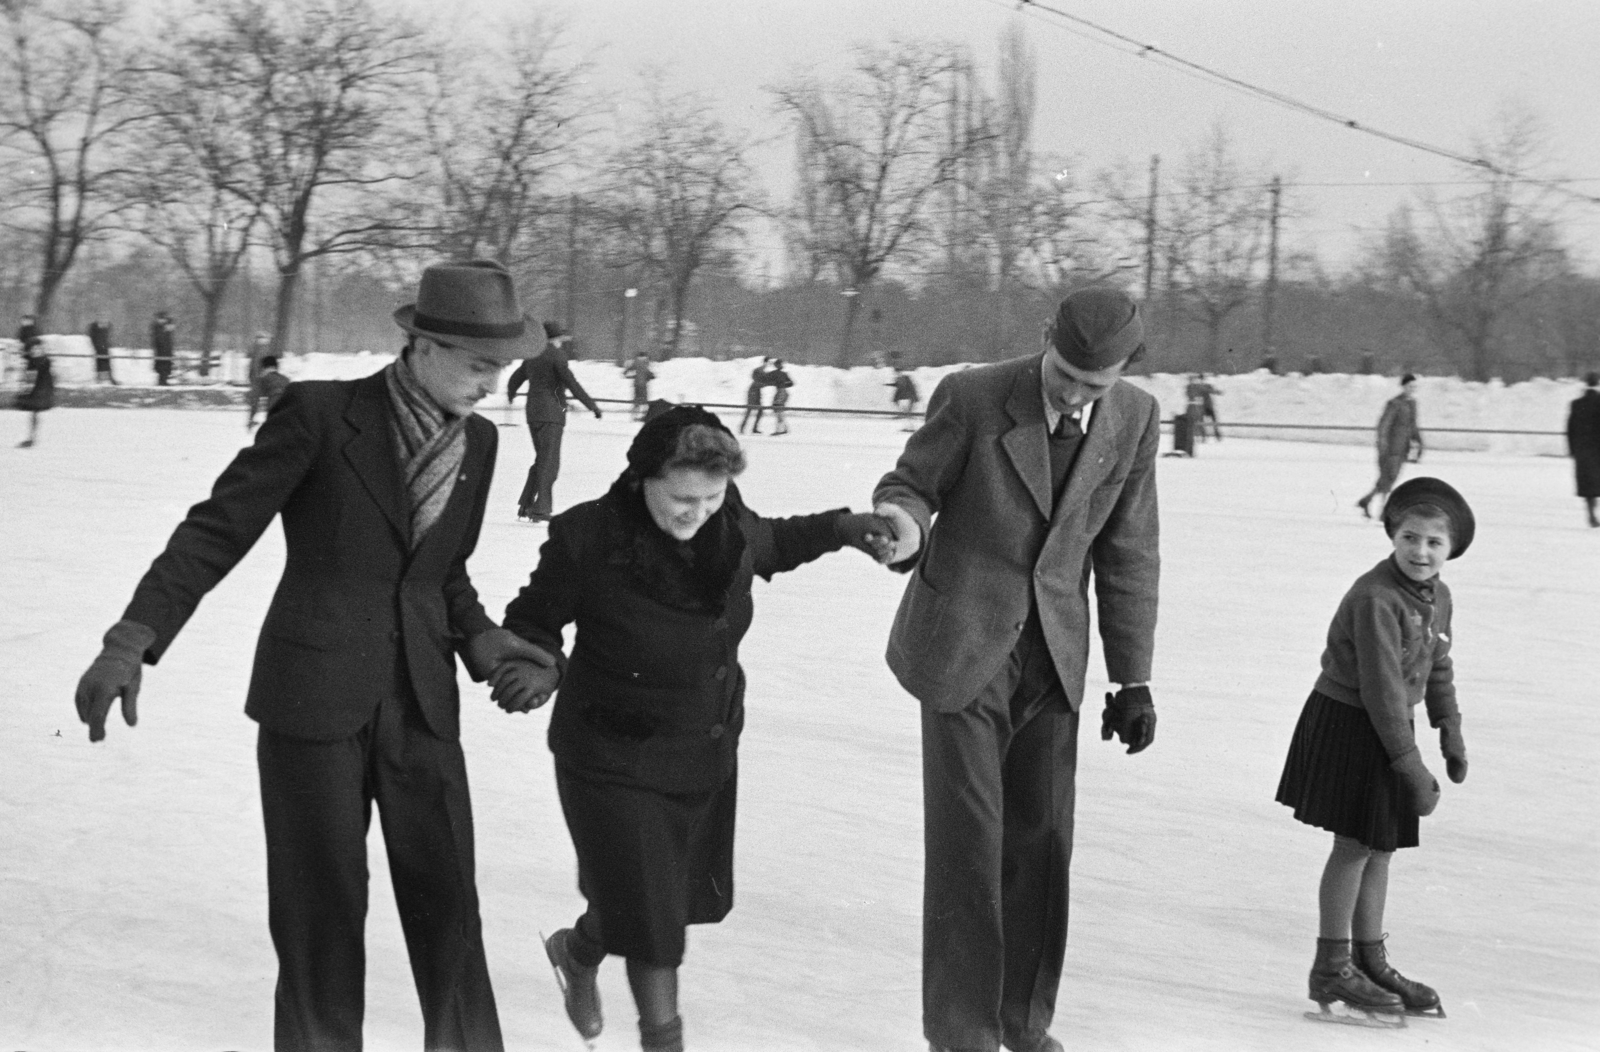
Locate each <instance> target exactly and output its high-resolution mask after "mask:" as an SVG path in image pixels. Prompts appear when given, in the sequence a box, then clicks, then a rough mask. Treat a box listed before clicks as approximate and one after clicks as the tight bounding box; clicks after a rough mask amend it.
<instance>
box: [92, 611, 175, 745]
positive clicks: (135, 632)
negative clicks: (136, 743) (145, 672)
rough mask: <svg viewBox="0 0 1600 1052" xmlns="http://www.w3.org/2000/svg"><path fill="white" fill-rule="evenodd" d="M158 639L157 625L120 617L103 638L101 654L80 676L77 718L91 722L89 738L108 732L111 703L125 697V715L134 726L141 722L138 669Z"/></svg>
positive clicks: (124, 719) (96, 738)
mask: <svg viewBox="0 0 1600 1052" xmlns="http://www.w3.org/2000/svg"><path fill="white" fill-rule="evenodd" d="M155 641H156V633H155V629H153V628H150V627H149V626H148V625H141V624H140V623H139V622H137V621H118V622H117V623H116V624H114V625H112V626H111V628H110V629H109V630H108V631H107V632H106V634H105V638H104V639H103V640H101V643H102V649H101V651H100V656H99V657H97V658H95V659H94V661H93V662H91V663H90V665H89V670H88V671H87V672H85V673H84V674H83V676H82V678H81V679H79V680H78V693H77V697H76V698H75V700H76V702H77V705H78V719H80V720H82V721H83V722H84V723H87V724H88V725H89V740H90V741H92V742H97V741H100V740H101V739H102V738H104V737H105V736H106V716H107V715H109V714H110V712H111V703H112V702H113V701H115V700H116V699H117V698H121V699H122V719H123V721H124V722H126V723H127V725H128V726H130V727H132V726H135V725H137V724H138V722H139V673H140V669H141V667H142V666H143V664H144V652H145V651H146V650H149V649H150V647H151V646H152V645H154V643H155Z"/></svg>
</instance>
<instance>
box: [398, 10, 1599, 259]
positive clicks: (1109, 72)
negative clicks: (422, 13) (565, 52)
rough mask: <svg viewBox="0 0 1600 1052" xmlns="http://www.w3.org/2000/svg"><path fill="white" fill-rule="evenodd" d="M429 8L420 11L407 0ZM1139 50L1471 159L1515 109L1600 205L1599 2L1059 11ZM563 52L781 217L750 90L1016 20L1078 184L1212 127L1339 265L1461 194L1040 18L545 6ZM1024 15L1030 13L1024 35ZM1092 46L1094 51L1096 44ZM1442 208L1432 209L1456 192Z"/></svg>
mask: <svg viewBox="0 0 1600 1052" xmlns="http://www.w3.org/2000/svg"><path fill="white" fill-rule="evenodd" d="M416 2H422V0H416ZM1049 2H1050V4H1051V6H1054V7H1058V8H1061V9H1063V10H1066V11H1068V12H1071V13H1073V14H1075V15H1078V16H1081V17H1083V18H1087V19H1091V20H1093V21H1095V22H1097V23H1099V24H1101V25H1104V26H1107V27H1108V28H1111V29H1114V30H1116V31H1117V32H1119V33H1122V34H1124V35H1126V36H1129V37H1132V38H1134V39H1136V40H1139V41H1141V42H1147V43H1153V44H1156V45H1158V46H1159V47H1161V48H1162V49H1163V50H1166V51H1168V52H1171V53H1173V54H1176V55H1178V56H1180V57H1182V58H1185V59H1188V60H1191V61H1194V62H1197V63H1200V64H1203V65H1205V66H1208V67H1211V68H1213V69H1218V70H1221V71H1223V72H1226V73H1228V74H1230V75H1232V76H1235V77H1238V78H1240V79H1242V80H1246V81H1249V82H1251V83H1254V84H1257V85H1260V86H1262V87H1265V88H1269V89H1272V90H1274V91H1277V92H1280V93H1283V94H1286V95H1289V96H1293V97H1295V98H1297V99H1299V100H1302V101H1304V102H1308V103H1311V104H1313V105H1317V106H1319V107H1321V108H1324V109H1327V110H1332V111H1334V112H1335V113H1339V114H1341V115H1345V116H1348V117H1351V118H1353V119H1355V120H1357V121H1360V122H1361V123H1363V124H1365V125H1368V126H1371V127H1375V128H1379V129H1382V130H1385V131H1389V132H1392V133H1395V134H1398V135H1403V136H1405V137H1407V138H1411V139H1417V140H1422V141H1425V142H1428V143H1431V144H1434V145H1437V146H1441V147H1444V148H1447V149H1451V150H1459V151H1462V152H1467V151H1468V150H1469V148H1470V143H1471V140H1472V138H1473V136H1474V135H1476V134H1479V133H1482V132H1485V131H1487V130H1488V129H1489V127H1490V126H1491V124H1492V122H1493V119H1494V117H1495V115H1496V112H1497V110H1499V109H1500V107H1501V106H1502V105H1504V104H1505V103H1507V102H1508V101H1512V100H1515V101H1516V102H1518V103H1520V104H1522V105H1524V106H1526V107H1528V108H1529V109H1531V110H1532V111H1533V112H1534V113H1535V114H1537V115H1538V116H1539V117H1540V118H1541V119H1542V120H1543V121H1544V122H1545V125H1546V129H1547V132H1548V136H1549V150H1548V154H1549V158H1550V161H1549V164H1548V166H1547V167H1546V168H1545V169H1544V171H1543V174H1548V175H1552V176H1554V175H1561V176H1566V177H1569V178H1579V177H1587V178H1588V179H1589V180H1590V181H1589V182H1586V183H1582V184H1578V188H1579V189H1582V190H1584V191H1585V192H1587V193H1590V194H1593V195H1595V196H1600V128H1597V122H1596V113H1597V111H1600V61H1597V57H1596V53H1597V52H1600V2H1596V0H1517V2H1512V0H1338V2H1330V0H1314V2H1290V0H1211V2H1200V0H1141V2H1140V3H1137V4H1128V3H1116V2H1113V0H1049ZM527 9H528V7H527V0H462V4H461V7H460V8H459V10H461V11H464V12H473V11H476V12H479V13H481V14H483V15H493V14H495V13H497V12H500V11H507V12H509V11H525V10H527ZM547 9H548V10H551V11H553V12H559V13H561V14H562V15H563V16H564V17H565V19H566V22H567V27H568V31H567V39H568V40H569V41H570V42H571V43H572V44H574V45H575V46H576V47H577V48H578V49H580V50H582V51H584V52H587V53H589V54H591V55H592V57H593V61H594V63H595V67H596V73H595V81H596V84H597V86H600V87H603V88H606V89H608V90H615V91H619V92H622V93H624V96H625V93H626V91H627V90H628V89H629V87H630V85H631V84H632V83H633V82H634V77H633V74H634V71H635V70H637V69H638V68H639V67H640V66H641V65H642V64H645V63H656V64H659V65H662V66H664V67H665V68H666V69H667V70H668V71H669V72H670V74H671V76H672V78H673V79H674V81H675V82H677V83H680V84H682V85H683V86H685V87H693V88H696V89H699V90H702V91H704V92H706V93H708V94H710V95H712V96H714V97H715V98H717V99H718V100H720V106H721V108H722V114H723V117H724V119H725V120H726V121H727V122H728V123H729V124H733V125H737V126H742V127H745V128H748V129H750V130H752V131H755V132H756V133H758V134H760V135H768V136H777V140H776V141H775V142H774V143H773V144H772V145H771V146H770V147H768V148H767V149H766V150H765V151H764V152H763V154H762V157H761V172H762V175H763V178H764V180H765V182H766V184H767V186H768V188H769V190H770V191H772V193H773V194H774V195H775V197H778V198H780V199H781V198H782V197H786V196H787V190H788V186H789V174H788V173H789V167H790V147H789V141H790V140H789V138H788V136H787V133H786V129H785V128H784V126H783V125H782V124H781V123H780V121H779V120H778V118H777V117H775V115H774V114H773V112H772V109H771V102H770V96H769V95H768V94H767V93H766V92H764V91H763V90H762V89H763V87H764V86H766V85H770V84H773V83H776V82H779V81H782V80H784V79H786V78H787V77H788V76H790V75H792V74H793V73H794V72H796V71H807V70H815V71H816V72H818V73H821V74H824V75H825V74H828V73H830V72H834V71H842V70H843V69H845V68H846V67H847V65H848V61H849V56H848V49H849V47H850V46H851V45H853V44H857V43H862V42H870V43H877V44H882V43H887V42H889V41H891V40H893V39H896V38H920V39H931V38H939V39H947V40H951V41H955V42H958V43H962V44H965V45H967V46H968V47H969V48H970V49H971V50H972V52H973V53H974V55H975V56H976V57H977V59H978V61H979V64H980V68H982V69H984V70H985V71H989V70H992V66H993V59H994V53H995V47H996V41H997V40H998V37H999V33H1000V31H1001V29H1002V28H1003V27H1004V26H1005V25H1006V24H1007V23H1008V22H1011V21H1013V20H1020V21H1021V23H1022V24H1023V26H1024V27H1025V30H1026V33H1027V36H1028V39H1029V41H1030V42H1031V43H1032V45H1033V47H1034V48H1035V51H1036V54H1037V56H1038V66H1039V78H1038V89H1039V113H1038V119H1037V122H1036V146H1037V148H1038V149H1040V150H1041V151H1046V152H1061V153H1071V154H1076V155H1078V156H1079V157H1081V158H1082V159H1083V160H1084V161H1085V162H1086V164H1087V166H1088V167H1089V168H1091V169H1092V168H1099V167H1103V166H1107V165H1110V164H1112V163H1115V162H1117V161H1119V160H1127V161H1129V162H1130V163H1132V164H1133V165H1134V166H1135V167H1137V168H1139V169H1143V168H1144V167H1145V166H1146V165H1147V164H1148V161H1149V157H1150V155H1151V154H1160V155H1161V156H1162V164H1163V168H1164V170H1165V171H1168V172H1170V171H1171V170H1172V169H1173V168H1175V167H1176V166H1177V164H1178V163H1179V162H1180V161H1181V158H1182V156H1183V154H1184V153H1185V151H1186V150H1188V149H1190V148H1192V147H1193V146H1194V145H1195V144H1196V143H1197V142H1198V140H1199V139H1200V138H1201V137H1202V136H1203V135H1204V134H1205V132H1206V130H1207V128H1208V127H1209V125H1210V124H1211V122H1212V121H1214V120H1218V119H1220V120H1222V121H1224V122H1226V124H1227V125H1228V127H1229V129H1230V131H1231V133H1232V135H1233V137H1234V141H1235V143H1236V145H1237V148H1238V152H1239V154H1240V155H1241V156H1242V157H1243V158H1245V159H1247V160H1253V161H1260V162H1262V163H1265V164H1268V165H1269V166H1270V167H1272V168H1273V169H1274V170H1277V171H1280V172H1282V173H1283V175H1284V176H1285V178H1286V179H1290V178H1296V179H1298V180H1299V181H1300V182H1302V183H1318V182H1333V183H1366V184H1370V185H1360V186H1351V187H1317V188H1312V187H1306V188H1304V189H1302V190H1301V191H1300V197H1299V203H1300V204H1301V206H1302V207H1303V208H1304V209H1305V211H1306V212H1307V213H1308V214H1307V215H1306V216H1305V217H1304V218H1302V219H1299V220H1297V221H1295V223H1293V224H1292V225H1291V226H1289V227H1287V228H1286V230H1285V234H1286V236H1287V238H1288V244H1289V245H1290V246H1291V247H1294V246H1303V245H1305V244H1308V243H1314V244H1315V246H1316V247H1317V249H1318V251H1319V254H1320V256H1321V257H1322V259H1323V260H1324V262H1326V263H1328V264H1330V265H1332V266H1335V267H1338V266H1340V265H1342V264H1343V263H1345V262H1346V261H1347V260H1348V259H1349V257H1350V256H1351V254H1352V252H1353V251H1354V249H1355V247H1356V245H1357V244H1358V241H1359V238H1360V237H1361V236H1362V234H1363V232H1367V231H1371V230H1373V229H1374V228H1376V227H1379V226H1381V224H1382V221H1383V218H1384V217H1385V216H1386V215H1387V214H1388V213H1389V211H1390V210H1392V208H1393V207H1394V206H1395V205H1396V204H1397V203H1398V202H1399V201H1401V200H1403V199H1405V197H1406V196H1407V194H1408V193H1410V191H1409V190H1407V189H1406V188H1404V187H1394V186H1383V185H1378V184H1385V183H1409V182H1416V181H1441V180H1458V179H1460V178H1462V172H1463V170H1462V168H1461V167H1460V166H1459V165H1456V164H1454V163H1452V162H1450V161H1448V160H1445V159H1443V158H1439V157H1435V156H1432V155H1429V154H1426V153H1421V152H1418V151H1415V150H1411V149H1407V148H1405V147H1402V146H1399V145H1396V144H1393V143H1389V142H1385V141H1383V140H1380V139H1377V138H1373V137H1371V136H1368V135H1364V134H1360V133H1357V132H1353V131H1350V130H1347V129H1345V128H1343V127H1340V126H1338V125H1335V124H1332V123H1329V122H1326V121H1321V120H1317V119H1314V118H1311V117H1308V116H1303V115H1301V114H1298V113H1295V112H1291V111H1289V110H1286V109H1282V108H1279V107H1276V106H1273V105H1271V104H1269V103H1266V102H1262V101H1257V100H1255V99H1253V98H1250V97H1247V96H1244V95H1241V94H1237V93H1235V92H1232V91H1229V90H1226V89H1224V88H1221V87H1218V86H1214V85H1211V84H1208V83H1204V82H1202V81H1199V80H1196V79H1193V78H1191V77H1188V76H1185V75H1183V74H1181V73H1179V72H1176V71H1174V70H1172V69H1170V68H1167V67H1164V66H1162V65H1159V64H1157V63H1154V62H1151V61H1149V60H1142V59H1139V58H1137V57H1134V56H1132V55H1129V54H1125V53H1122V52H1120V51H1116V50H1112V49H1111V48H1109V47H1106V46H1104V45H1103V44H1102V43H1099V42H1096V39H1089V38H1087V37H1086V36H1085V35H1084V34H1083V33H1082V32H1081V31H1069V29H1068V28H1066V24H1065V23H1064V22H1063V21H1062V20H1060V19H1058V18H1055V17H1053V16H1050V15H1047V14H1044V13H1042V12H1040V11H1039V10H1038V9H1036V8H1034V9H1023V8H1022V6H1021V5H1018V4H1016V3H1007V2H1003V0H767V2H759V0H758V2H751V0H741V2H736V0H673V2H663V0H585V2H584V3H581V4H576V3H575V4H571V5H560V4H556V5H551V6H550V7H549V8H547ZM1019 10H1021V11H1022V13H1021V14H1019V13H1018V12H1019ZM1097 39H1098V38H1097ZM1451 189H1452V188H1450V187H1440V188H1439V191H1440V192H1441V193H1448V192H1450V191H1451ZM1567 229H1568V232H1569V243H1570V244H1571V246H1572V247H1573V248H1575V249H1576V250H1577V251H1578V252H1579V254H1580V256H1581V257H1582V258H1583V259H1584V260H1585V261H1586V262H1587V263H1588V264H1589V265H1590V266H1591V267H1592V266H1593V264H1594V262H1595V261H1596V260H1597V259H1600V253H1597V250H1596V247H1595V246H1596V245H1597V244H1600V204H1594V203H1590V204H1584V203H1574V204H1572V205H1571V207H1570V213H1569V215H1568V227H1567Z"/></svg>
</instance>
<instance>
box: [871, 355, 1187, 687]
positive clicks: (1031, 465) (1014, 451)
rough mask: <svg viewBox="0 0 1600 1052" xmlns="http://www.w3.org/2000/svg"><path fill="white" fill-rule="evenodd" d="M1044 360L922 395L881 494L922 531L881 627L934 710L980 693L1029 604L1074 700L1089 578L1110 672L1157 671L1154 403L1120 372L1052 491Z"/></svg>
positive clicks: (955, 379)
mask: <svg viewBox="0 0 1600 1052" xmlns="http://www.w3.org/2000/svg"><path fill="white" fill-rule="evenodd" d="M1039 367H1040V356H1039V355H1030V356H1028V357H1026V358H1018V359H1013V360H1011V361H1006V362H1000V363H997V364H993V365H984V366H978V367H976V368H973V369H968V370H965V371H962V372H958V373H952V374H951V375H949V376H947V377H945V378H944V380H943V381H941V382H940V384H939V386H938V387H937V388H936V389H935V390H934V393H933V397H932V398H931V399H929V401H928V413H927V419H926V422H924V424H923V425H922V427H921V428H920V429H918V431H917V432H916V433H915V434H913V435H912V436H911V438H910V440H909V441H908V442H907V443H906V447H905V452H904V453H902V454H901V457H900V460H899V462H898V463H897V464H896V465H895V468H894V470H893V471H891V472H889V473H888V474H887V475H885V476H884V477H883V479H882V480H881V481H880V482H879V483H878V488H877V490H876V491H875V492H874V494H873V501H874V503H875V504H876V503H878V502H883V501H887V502H891V503H894V504H897V505H899V506H900V507H902V508H904V509H905V510H906V511H907V512H908V513H910V515H911V517H912V518H913V519H915V520H916V521H917V523H918V524H919V525H920V526H921V527H922V531H923V538H924V543H923V545H922V547H921V549H920V550H919V551H918V554H917V557H916V558H915V559H914V560H911V561H910V562H911V563H912V565H902V566H898V567H896V568H897V569H909V570H911V579H910V581H909V582H908V583H907V585H906V590H905V594H904V596H903V597H902V598H901V601H900V608H899V611H898V613H897V614H896V615H895V620H894V627H893V629H892V630H891V632H890V635H889V648H888V655H887V656H888V662H889V667H890V669H891V670H892V671H893V672H894V674H895V676H896V678H897V679H899V681H900V683H901V685H902V686H903V687H905V689H906V690H907V691H909V692H910V693H911V694H912V695H913V696H914V697H916V698H917V699H919V700H920V701H921V702H922V703H923V704H925V705H928V706H931V707H932V708H934V709H935V710H936V711H941V712H954V711H958V710H960V709H962V708H964V707H965V706H966V705H968V704H969V703H971V701H972V700H973V699H974V698H976V697H977V695H978V693H979V691H980V690H981V689H982V688H983V686H984V685H985V684H986V683H988V682H989V680H990V679H992V678H993V677H994V675H995V673H996V672H997V671H998V670H999V668H1000V665H1001V663H1002V662H1004V661H1005V659H1006V657H1007V655H1008V654H1009V653H1010V652H1011V650H1012V648H1013V647H1014V646H1015V645H1016V642H1017V639H1018V637H1019V635H1020V634H1021V632H1022V630H1023V627H1024V625H1025V624H1026V619H1027V617H1028V613H1029V609H1030V607H1032V606H1034V605H1035V604H1037V607H1038V612H1039V621H1040V624H1041V625H1042V626H1043V628H1044V636H1045V639H1046V641H1047V643H1048V644H1049V647H1050V654H1051V657H1052V658H1053V659H1054V661H1055V666H1056V672H1057V673H1058V675H1059V676H1060V678H1061V685H1062V687H1063V688H1064V689H1065V691H1066V694H1067V698H1068V700H1069V702H1070V703H1071V705H1072V706H1073V708H1074V709H1076V708H1077V707H1078V706H1079V705H1081V704H1082V702H1083V689H1084V676H1085V672H1086V668H1087V665H1088V658H1089V599H1088V594H1089V579H1090V576H1091V574H1092V575H1093V577H1094V581H1095V595H1096V598H1097V600H1098V617H1099V629H1100V638H1101V642H1102V644H1103V648H1104V650H1105V658H1106V671H1107V673H1108V675H1109V677H1110V679H1111V681H1112V682H1114V683H1138V682H1144V681H1146V680H1148V679H1149V678H1150V665H1151V658H1152V653H1153V650H1154V643H1155V627H1156V593H1157V587H1158V583H1159V577H1160V553H1159V543H1160V536H1159V535H1160V529H1159V522H1158V515H1157V506H1156V473H1155V462H1156V451H1157V448H1158V446H1159V441H1160V409H1159V407H1158V405H1157V403H1156V400H1155V399H1154V398H1152V397H1151V396H1150V395H1148V394H1146V393H1144V392H1143V391H1140V390H1139V389H1138V388H1136V387H1134V386H1132V385H1131V384H1128V383H1126V382H1123V381H1118V382H1117V383H1116V384H1115V385H1113V386H1112V388H1111V389H1110V390H1109V391H1107V392H1106V393H1105V394H1104V395H1103V396H1102V397H1101V398H1100V400H1099V401H1098V402H1097V403H1096V405H1095V409H1094V414H1093V418H1092V420H1091V422H1090V425H1089V428H1088V433H1087V434H1086V435H1085V436H1084V439H1083V443H1082V445H1081V446H1080V447H1079V449H1078V453H1077V457H1076V461H1075V463H1074V466H1073V468H1072V472H1071V474H1070V475H1069V476H1068V478H1067V481H1066V485H1065V488H1064V489H1063V491H1062V496H1061V500H1060V501H1059V502H1056V501H1055V500H1054V499H1053V495H1052V493H1051V485H1050V453H1049V438H1048V436H1047V434H1046V431H1045V426H1046V425H1045V415H1044V402H1043V395H1042V393H1041V386H1040V378H1039Z"/></svg>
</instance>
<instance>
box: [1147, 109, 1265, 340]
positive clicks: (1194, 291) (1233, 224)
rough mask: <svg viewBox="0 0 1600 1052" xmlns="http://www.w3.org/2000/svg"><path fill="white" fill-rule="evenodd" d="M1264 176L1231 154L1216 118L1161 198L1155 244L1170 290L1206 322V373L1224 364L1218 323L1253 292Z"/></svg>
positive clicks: (1261, 247) (1261, 256)
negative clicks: (1166, 195) (1167, 194)
mask: <svg viewBox="0 0 1600 1052" xmlns="http://www.w3.org/2000/svg"><path fill="white" fill-rule="evenodd" d="M1268 178H1269V177H1268V176H1267V174H1266V171H1265V169H1264V168H1261V167H1260V166H1250V165H1246V164H1245V163H1244V162H1242V161H1240V160H1239V159H1238V158H1237V157H1236V156H1235V155H1234V152H1233V144H1232V142H1231V140H1230V139H1229V137H1228V133H1227V129H1226V128H1225V127H1224V126H1223V125H1222V124H1221V123H1217V124H1214V125H1212V128H1211V132H1210V134H1209V135H1208V136H1207V138H1206V141H1205V142H1204V143H1203V144H1202V145H1201V146H1200V147H1199V148H1197V149H1195V150H1193V151H1192V152H1191V153H1190V154H1189V155H1188V156H1187V158H1186V159H1185V162H1184V166H1183V168H1181V169H1180V170H1179V171H1178V173H1177V178H1176V180H1175V182H1176V184H1177V185H1176V187H1175V191H1174V193H1173V194H1172V195H1171V196H1170V197H1169V198H1167V199H1166V200H1165V202H1164V204H1165V211H1164V217H1163V223H1162V225H1161V227H1160V228H1159V232H1158V234H1157V242H1156V244H1157V252H1158V255H1159V256H1160V257H1161V260H1162V262H1163V263H1164V265H1165V268H1166V280H1167V285H1168V291H1169V292H1170V293H1171V294H1172V295H1174V296H1175V297H1177V299H1178V301H1179V302H1180V303H1182V304H1184V305H1185V306H1186V307H1187V308H1188V309H1189V310H1190V311H1191V312H1193V313H1194V314H1195V315H1197V316H1198V317H1199V319H1200V321H1201V322H1202V323H1203V324H1204V326H1205V330H1206V362H1207V365H1208V366H1209V368H1210V369H1212V370H1216V369H1219V368H1221V366H1222V327H1223V325H1224V324H1225V323H1226V322H1227V320H1228V318H1229V316H1230V315H1232V314H1233V312H1234V311H1236V310H1238V309H1239V308H1240V307H1242V306H1244V305H1245V304H1246V303H1248V302H1249V301H1250V300H1251V298H1252V297H1253V296H1254V294H1255V287H1256V283H1257V281H1258V280H1259V278H1260V276H1261V269H1262V266H1263V264H1264V263H1265V261H1266V255H1267V236H1268V218H1269V211H1270V204H1269V200H1268V196H1267V190H1266V187H1267V182H1268Z"/></svg>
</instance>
